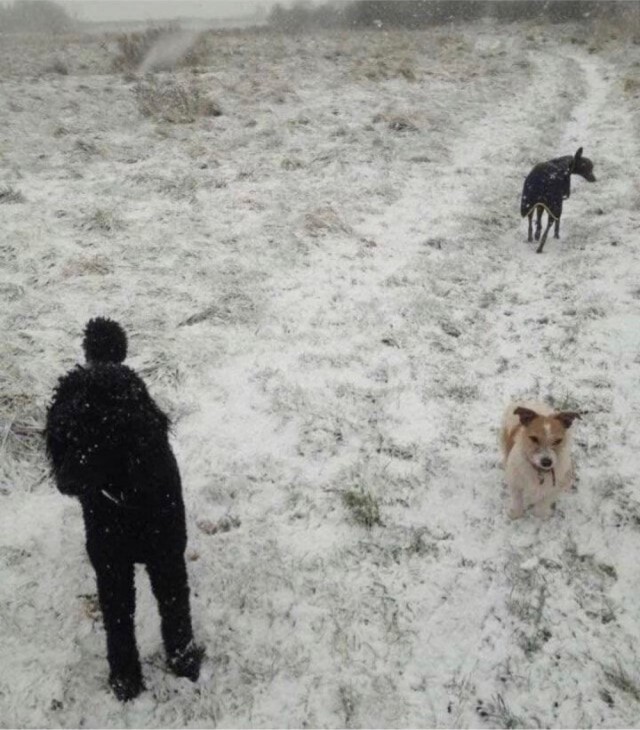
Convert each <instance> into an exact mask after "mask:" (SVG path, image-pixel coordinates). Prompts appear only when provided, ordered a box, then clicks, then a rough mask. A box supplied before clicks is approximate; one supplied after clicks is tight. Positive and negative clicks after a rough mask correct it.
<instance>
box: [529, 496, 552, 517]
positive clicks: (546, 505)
mask: <svg viewBox="0 0 640 730" xmlns="http://www.w3.org/2000/svg"><path fill="white" fill-rule="evenodd" d="M555 501H556V495H555V494H549V495H546V496H545V497H543V498H542V499H541V500H540V501H539V502H537V503H536V504H535V505H534V506H533V514H534V515H535V516H536V517H539V518H540V519H543V520H548V519H549V517H551V515H552V514H553V509H552V508H553V503H554V502H555Z"/></svg>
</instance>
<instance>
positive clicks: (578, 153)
mask: <svg viewBox="0 0 640 730" xmlns="http://www.w3.org/2000/svg"><path fill="white" fill-rule="evenodd" d="M581 157H582V147H579V148H578V151H577V152H576V154H575V155H574V158H573V159H574V160H575V161H576V162H577V161H578V160H579V159H580V158H581Z"/></svg>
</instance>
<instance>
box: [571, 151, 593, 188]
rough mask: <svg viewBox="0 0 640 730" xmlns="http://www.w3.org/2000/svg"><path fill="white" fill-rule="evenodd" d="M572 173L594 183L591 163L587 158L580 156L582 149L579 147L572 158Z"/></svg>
mask: <svg viewBox="0 0 640 730" xmlns="http://www.w3.org/2000/svg"><path fill="white" fill-rule="evenodd" d="M572 173H573V174H574V175H580V176H581V177H583V178H584V179H585V180H588V181H589V182H595V181H596V176H595V175H594V174H593V162H591V160H590V159H589V158H588V157H583V156H582V147H580V149H579V150H578V151H577V152H576V154H575V156H574V158H573V169H572Z"/></svg>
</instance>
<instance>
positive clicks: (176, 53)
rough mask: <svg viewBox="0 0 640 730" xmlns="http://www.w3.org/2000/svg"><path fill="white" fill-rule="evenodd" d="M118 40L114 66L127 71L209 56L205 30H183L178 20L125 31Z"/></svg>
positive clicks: (187, 62) (160, 67) (197, 61)
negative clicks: (134, 31)
mask: <svg viewBox="0 0 640 730" xmlns="http://www.w3.org/2000/svg"><path fill="white" fill-rule="evenodd" d="M116 43H117V46H118V55H117V56H116V57H115V58H114V59H113V61H112V64H111V65H112V69H113V70H114V71H118V72H125V73H126V72H132V71H137V70H142V71H161V70H170V69H173V68H175V67H177V66H197V65H203V64H204V63H205V61H206V58H207V56H208V46H207V43H206V38H205V36H204V34H201V33H192V32H186V31H182V30H180V28H179V27H178V26H177V25H175V24H168V25H163V26H155V27H153V28H147V29H146V30H145V31H142V32H137V33H122V34H121V35H119V36H118V37H117V38H116Z"/></svg>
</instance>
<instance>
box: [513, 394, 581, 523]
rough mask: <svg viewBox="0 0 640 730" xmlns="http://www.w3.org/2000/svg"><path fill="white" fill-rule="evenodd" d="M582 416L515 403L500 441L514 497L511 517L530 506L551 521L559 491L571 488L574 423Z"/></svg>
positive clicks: (526, 403) (543, 517)
mask: <svg viewBox="0 0 640 730" xmlns="http://www.w3.org/2000/svg"><path fill="white" fill-rule="evenodd" d="M576 418H580V414H579V413H576V412H575V411H559V412H558V411H554V410H553V409H552V408H550V407H549V406H548V405H546V403H538V402H535V401H524V402H521V403H520V402H518V403H512V404H511V405H510V406H509V407H508V408H507V410H506V411H505V414H504V417H503V419H502V431H501V434H500V442H501V445H502V453H503V457H504V462H503V463H504V468H505V471H506V478H507V484H508V486H509V492H510V494H511V505H510V507H509V517H511V519H512V520H517V519H518V518H519V517H522V515H523V514H524V511H525V510H526V509H527V507H531V506H533V514H534V515H535V516H536V517H541V518H542V519H545V520H546V519H548V518H549V517H551V514H552V509H551V508H552V506H553V504H554V503H555V501H556V500H557V499H558V496H559V494H560V492H562V491H564V490H568V489H570V488H571V484H572V482H573V467H572V464H571V431H570V428H571V424H572V423H573V422H574V420H575V419H576Z"/></svg>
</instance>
